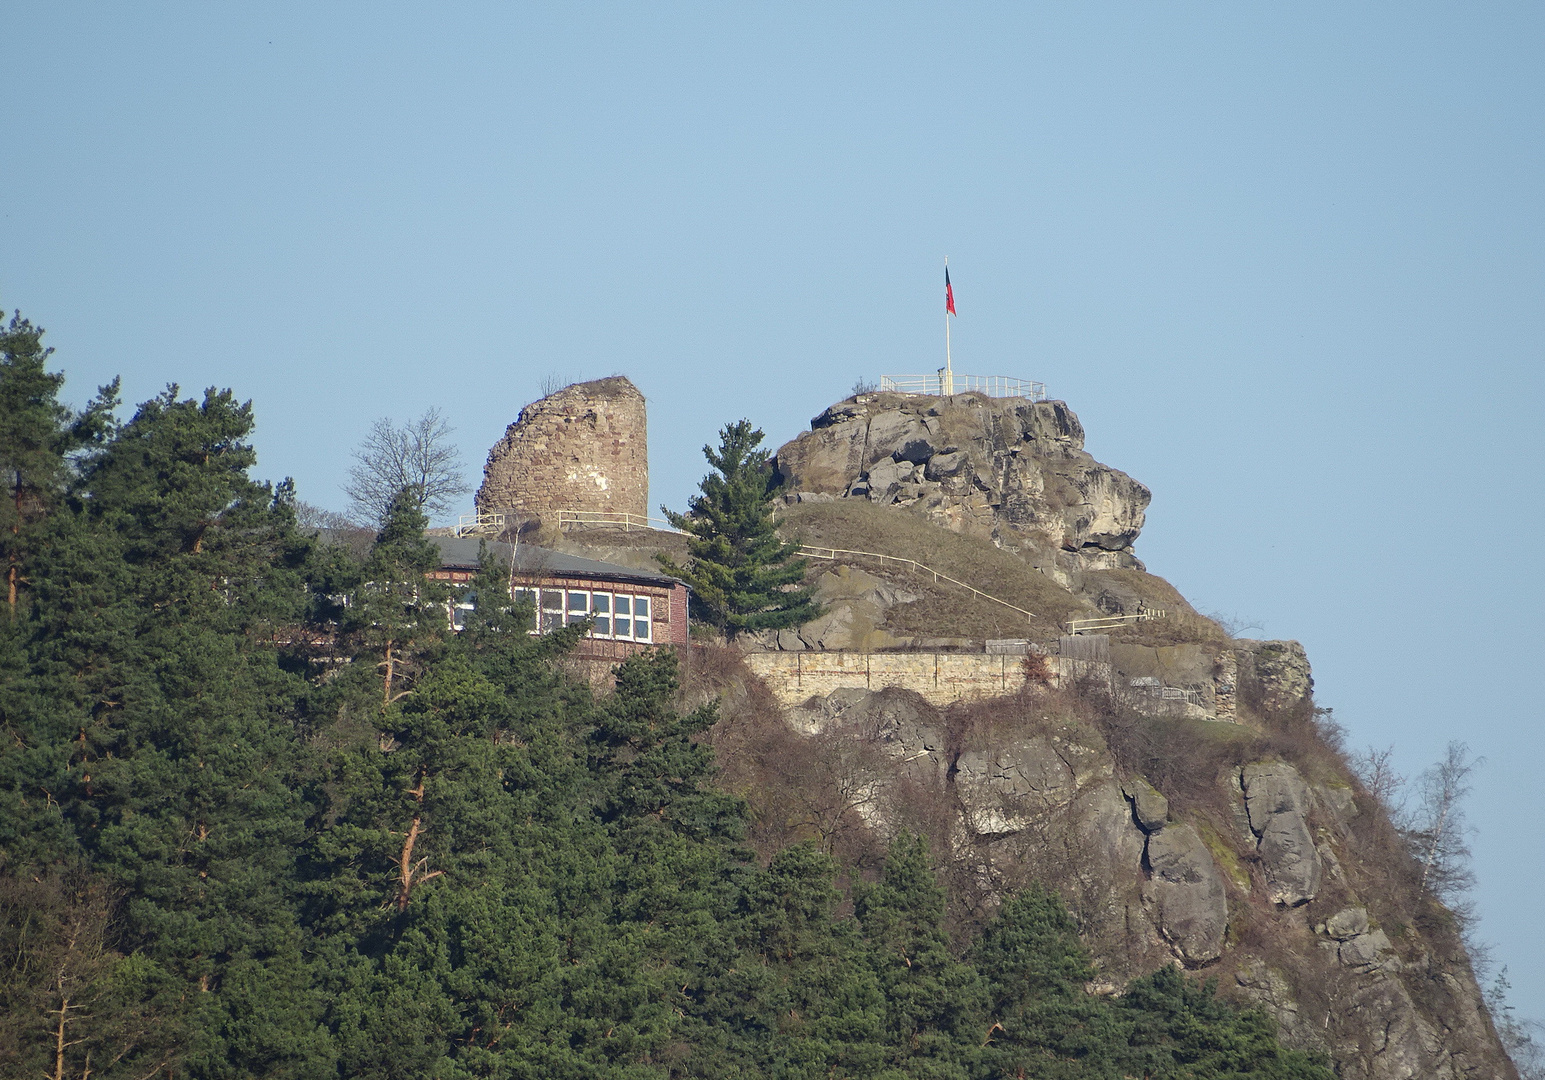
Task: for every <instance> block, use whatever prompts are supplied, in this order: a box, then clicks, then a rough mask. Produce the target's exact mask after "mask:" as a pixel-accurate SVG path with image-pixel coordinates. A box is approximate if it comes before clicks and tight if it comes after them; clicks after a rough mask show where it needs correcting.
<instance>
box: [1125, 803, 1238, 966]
mask: <svg viewBox="0 0 1545 1080" xmlns="http://www.w3.org/2000/svg"><path fill="white" fill-rule="evenodd" d="M1147 858H1148V868H1149V873H1150V875H1151V876H1150V878H1149V880H1148V883H1147V885H1146V886H1145V888H1144V889H1143V898H1144V900H1146V901H1147V902H1148V903H1149V904H1150V905H1151V906H1152V908H1153V911H1154V913H1155V916H1156V918H1155V921H1156V922H1157V923H1158V927H1159V932H1160V933H1161V934H1163V935H1164V939H1165V940H1166V941H1168V942H1169V943H1170V945H1171V946H1173V947H1174V949H1175V952H1176V954H1177V955H1178V956H1179V957H1180V959H1181V960H1182V961H1184V962H1185V963H1186V964H1188V965H1195V964H1201V963H1205V962H1207V961H1208V960H1216V959H1217V958H1218V957H1219V956H1221V955H1222V954H1223V937H1224V933H1225V931H1227V929H1228V894H1227V892H1226V891H1225V889H1224V885H1223V875H1222V874H1221V873H1219V871H1218V865H1217V863H1216V862H1214V861H1213V858H1212V853H1211V852H1209V851H1208V850H1207V845H1206V844H1204V843H1203V842H1202V838H1201V837H1200V836H1198V835H1197V832H1196V829H1195V828H1193V827H1192V826H1190V825H1170V826H1169V827H1168V828H1166V829H1164V830H1163V831H1161V832H1156V833H1154V834H1152V835H1151V836H1149V837H1148V856H1147Z"/></svg>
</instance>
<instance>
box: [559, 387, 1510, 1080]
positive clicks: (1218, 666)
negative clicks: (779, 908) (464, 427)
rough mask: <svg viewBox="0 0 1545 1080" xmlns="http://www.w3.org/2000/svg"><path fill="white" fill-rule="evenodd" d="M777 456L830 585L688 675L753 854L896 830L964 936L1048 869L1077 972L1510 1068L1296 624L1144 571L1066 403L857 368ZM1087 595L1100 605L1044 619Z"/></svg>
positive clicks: (1139, 506) (1126, 485)
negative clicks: (956, 391) (1081, 946)
mask: <svg viewBox="0 0 1545 1080" xmlns="http://www.w3.org/2000/svg"><path fill="white" fill-rule="evenodd" d="M776 468H777V471H778V475H779V477H780V478H781V480H782V498H783V505H782V507H781V508H780V512H779V513H780V528H781V529H782V530H783V532H784V533H785V535H787V536H789V537H791V538H798V539H800V540H802V541H803V542H805V543H806V544H811V545H821V546H824V547H825V548H829V549H841V550H842V551H846V552H849V554H842V553H841V552H840V551H839V552H838V553H836V555H835V557H834V558H826V559H812V560H811V564H810V571H809V583H810V584H811V585H812V586H814V588H815V589H816V592H817V594H818V595H819V596H820V597H821V599H822V600H823V602H824V603H825V605H826V610H825V612H824V613H823V614H822V615H821V616H820V617H819V618H818V619H816V620H814V621H812V622H811V623H808V624H806V625H804V626H802V627H797V628H794V629H791V630H785V631H782V632H778V633H769V634H764V635H761V636H760V637H753V638H749V639H742V640H741V641H739V642H738V643H736V645H735V646H706V647H704V648H701V649H697V650H694V655H693V657H692V660H691V664H690V678H689V680H688V683H689V693H691V694H694V695H698V696H700V697H702V698H718V699H719V700H720V701H721V702H722V717H723V719H722V720H721V721H720V723H719V724H718V725H717V726H716V727H715V729H714V730H713V731H712V733H711V737H712V739H713V740H714V742H715V743H716V745H717V748H718V759H719V761H720V762H721V764H722V767H723V769H724V775H725V779H726V781H727V782H728V783H729V784H730V785H731V786H732V787H734V788H735V789H737V790H739V791H740V792H742V793H744V794H745V795H746V797H747V798H748V799H749V800H750V801H751V803H752V805H753V808H754V820H755V829H754V833H753V836H752V841H753V843H755V844H756V845H757V846H758V847H759V848H761V849H762V850H763V852H764V853H770V852H772V851H776V850H778V849H780V848H782V847H784V846H786V845H788V844H790V843H794V842H797V841H799V840H809V839H813V840H816V841H817V842H819V843H820V844H821V845H822V846H823V847H825V848H826V849H828V850H830V851H833V852H836V853H838V854H840V855H841V856H843V858H844V861H845V862H847V863H848V864H849V865H854V866H857V867H859V868H863V867H866V866H872V865H873V864H874V862H875V860H877V859H878V858H879V854H880V852H881V851H882V850H883V848H884V845H885V844H886V843H887V842H888V841H889V839H890V838H891V837H893V836H895V835H896V834H897V833H898V832H901V831H903V830H907V831H912V832H916V833H920V834H923V835H925V836H927V837H929V838H930V839H931V841H932V844H933V848H934V852H935V855H936V858H937V860H938V862H939V864H940V866H941V867H942V868H943V872H944V874H945V876H946V878H947V880H948V882H949V884H950V891H951V896H952V904H953V918H954V919H955V920H956V924H957V926H959V927H960V928H961V930H962V934H963V936H964V934H965V933H968V932H969V930H970V928H971V927H972V926H975V925H979V924H980V922H981V921H982V920H983V919H985V918H986V917H987V916H988V915H989V914H990V913H991V912H992V911H993V910H994V909H995V907H996V906H997V904H998V903H999V902H1000V901H1001V898H1002V897H1003V896H1004V895H1005V894H1006V893H1007V892H1009V891H1011V890H1014V889H1017V888H1020V887H1023V886H1025V885H1026V884H1028V883H1030V882H1032V881H1041V882H1046V883H1049V884H1051V885H1052V886H1053V887H1055V888H1056V889H1057V890H1058V891H1059V892H1060V893H1061V894H1062V895H1063V897H1064V899H1065V900H1066V901H1067V903H1068V904H1069V906H1070V908H1071V910H1072V911H1073V912H1074V913H1075V916H1076V918H1077V920H1078V923H1079V929H1080V932H1081V935H1082V936H1083V938H1084V939H1085V941H1086V942H1087V943H1088V945H1089V946H1090V948H1091V950H1092V951H1093V953H1094V954H1095V956H1096V957H1097V958H1098V963H1099V970H1100V975H1099V979H1098V980H1097V982H1096V983H1095V984H1093V985H1092V986H1091V987H1090V989H1091V991H1092V992H1096V993H1115V992H1117V988H1118V987H1120V986H1122V985H1124V983H1125V981H1126V980H1127V979H1128V978H1129V977H1130V976H1132V975H1134V974H1136V973H1139V972H1142V971H1146V970H1152V968H1153V967H1154V966H1156V965H1159V964H1164V963H1171V964H1178V965H1180V966H1182V967H1183V968H1184V969H1186V970H1187V971H1190V972H1192V973H1194V975H1195V977H1197V978H1201V979H1216V980H1217V982H1218V984H1219V987H1220V990H1221V992H1222V993H1224V994H1225V995H1226V996H1229V997H1231V998H1233V999H1234V1000H1236V1001H1239V1002H1241V1003H1245V1004H1253V1005H1259V1006H1260V1007H1262V1008H1263V1009H1265V1010H1266V1011H1267V1012H1268V1013H1269V1014H1270V1015H1271V1016H1272V1017H1274V1018H1275V1020H1276V1022H1277V1024H1278V1027H1279V1030H1280V1034H1281V1036H1282V1038H1283V1039H1284V1040H1285V1041H1286V1042H1287V1043H1289V1044H1291V1045H1294V1046H1298V1047H1302V1048H1307V1049H1313V1050H1317V1051H1320V1052H1322V1053H1324V1054H1325V1055H1326V1056H1327V1057H1328V1058H1329V1059H1330V1060H1331V1061H1332V1062H1333V1063H1334V1065H1335V1067H1336V1070H1337V1072H1338V1073H1339V1075H1341V1076H1343V1077H1348V1078H1355V1080H1407V1078H1416V1077H1421V1078H1433V1080H1460V1078H1481V1077H1486V1078H1490V1077H1502V1078H1507V1077H1516V1072H1515V1070H1514V1069H1513V1067H1512V1065H1511V1063H1510V1062H1509V1061H1508V1060H1507V1058H1506V1055H1505V1053H1504V1052H1503V1050H1502V1048H1501V1046H1500V1044H1499V1042H1498V1039H1497V1037H1496V1034H1495V1031H1494V1030H1493V1028H1492V1024H1491V1021H1490V1018H1489V1016H1488V1015H1487V1012H1486V1009H1485V1006H1484V1003H1483V999H1482V996H1481V994H1480V992H1479V990H1478V988H1477V985H1476V980H1475V977H1474V974H1473V972H1472V970H1471V967H1470V963H1469V959H1468V956H1467V953H1466V950H1465V945H1464V941H1463V935H1462V933H1461V931H1460V927H1459V925H1458V922H1457V920H1456V919H1455V917H1454V915H1453V914H1452V913H1451V912H1450V911H1449V910H1448V909H1447V908H1446V907H1445V906H1444V905H1443V904H1442V903H1441V902H1439V900H1438V899H1436V898H1435V897H1433V896H1432V894H1431V893H1429V892H1427V891H1425V890H1424V888H1423V887H1422V884H1421V874H1420V868H1419V867H1418V866H1417V864H1416V863H1415V861H1414V860H1413V858H1412V856H1411V854H1410V852H1409V849H1408V847H1407V846H1406V844H1405V841H1404V840H1403V839H1402V837H1401V836H1400V835H1399V833H1398V831H1397V830H1396V828H1395V827H1394V824H1393V823H1392V820H1391V817H1390V814H1389V812H1388V810H1387V808H1385V807H1384V806H1383V805H1381V803H1380V801H1379V799H1378V797H1377V796H1376V794H1375V793H1374V792H1372V791H1370V790H1368V788H1367V787H1366V786H1365V785H1364V784H1363V781H1362V780H1361V778H1360V777H1359V776H1358V774H1357V773H1356V772H1355V770H1353V769H1352V768H1351V767H1350V763H1349V761H1348V758H1347V756H1346V754H1345V753H1344V751H1343V749H1342V746H1341V743H1340V733H1339V729H1337V727H1336V726H1335V724H1334V723H1333V722H1332V721H1331V720H1330V719H1329V714H1328V713H1326V712H1325V711H1323V710H1321V709H1320V708H1319V707H1318V706H1317V704H1316V702H1315V699H1314V692H1313V691H1314V683H1313V677H1312V674H1311V671H1310V666H1309V659H1308V657H1307V655H1306V654H1305V652H1304V650H1303V648H1302V646H1300V645H1299V644H1298V643H1297V642H1293V641H1248V640H1239V639H1235V638H1232V637H1231V636H1230V635H1229V634H1228V633H1227V632H1226V631H1225V630H1224V628H1223V627H1221V626H1220V625H1218V624H1217V623H1216V622H1214V621H1213V620H1211V619H1208V618H1206V617H1204V616H1202V615H1200V614H1198V613H1197V612H1196V611H1195V610H1194V609H1193V608H1192V607H1191V606H1190V605H1189V604H1187V603H1186V601H1185V599H1184V598H1183V597H1182V596H1181V595H1180V594H1179V593H1178V592H1176V591H1175V590H1174V588H1173V587H1172V586H1170V585H1169V583H1168V582H1166V581H1164V580H1163V579H1162V578H1159V577H1157V576H1155V575H1153V574H1151V573H1149V572H1148V571H1147V569H1146V568H1145V567H1144V565H1143V564H1142V562H1141V561H1139V560H1138V558H1137V556H1136V554H1135V553H1134V550H1133V544H1134V542H1135V541H1136V539H1137V538H1138V536H1139V533H1140V531H1141V529H1142V525H1143V513H1144V509H1145V508H1146V507H1147V505H1148V502H1149V498H1150V496H1149V492H1148V489H1147V488H1145V487H1144V486H1143V485H1142V484H1140V483H1138V482H1137V481H1136V480H1134V479H1132V478H1131V477H1129V476H1127V475H1126V474H1125V473H1122V472H1120V471H1118V470H1116V469H1113V468H1110V467H1109V466H1106V465H1103V464H1101V463H1100V462H1098V461H1095V460H1094V459H1093V458H1092V457H1091V456H1090V455H1089V454H1088V453H1087V452H1086V451H1085V450H1084V449H1083V428H1082V426H1081V425H1080V424H1079V421H1078V418H1077V417H1076V416H1075V415H1074V414H1073V412H1072V411H1071V410H1070V409H1069V408H1068V407H1067V405H1066V404H1064V403H1062V402H1030V401H1027V400H1024V399H1012V398H1010V399H993V398H987V397H985V396H982V395H978V394H962V395H956V396H953V397H947V398H941V397H926V396H913V395H900V394H889V393H886V394H859V395H856V396H854V397H851V398H849V399H847V400H845V401H842V402H839V403H837V404H836V405H833V406H832V407H831V408H829V409H827V410H825V411H824V412H822V413H821V414H820V415H819V416H817V417H816V418H815V419H814V421H813V422H812V425H811V430H810V431H809V432H806V433H804V434H802V435H800V436H799V437H797V438H795V439H793V440H792V441H790V442H788V443H787V444H785V445H784V446H783V447H782V448H781V449H780V450H779V451H778V454H777V458H776ZM589 542H592V543H609V542H614V540H607V539H605V538H603V537H600V536H594V537H591V538H590V540H589ZM632 542H633V543H635V544H636V543H638V542H639V541H638V540H637V539H634V540H633V541H632ZM853 552H871V553H876V554H883V555H888V556H891V557H892V559H891V560H885V559H876V558H873V557H872V556H862V555H857V554H852V553H853ZM903 559H913V560H916V561H917V562H919V563H923V564H925V565H927V566H928V567H931V568H932V569H933V570H938V571H941V572H943V573H944V574H947V575H950V576H952V577H954V578H956V579H958V580H959V581H960V582H964V583H965V584H968V585H970V586H972V587H973V588H975V589H977V590H980V592H982V593H988V594H990V598H989V599H983V598H982V596H980V595H978V594H974V593H971V592H969V591H966V590H963V589H961V588H960V587H958V586H956V585H952V584H950V583H948V582H945V581H942V580H940V579H937V578H935V577H933V576H931V574H930V573H928V572H919V571H918V570H916V569H915V568H908V566H907V565H906V564H903V563H901V562H899V561H896V560H903ZM1160 612H1162V614H1161V615H1158V616H1157V617H1151V616H1154V615H1155V614H1156V613H1160ZM1100 616H1123V617H1125V621H1123V619H1116V620H1113V622H1114V624H1115V625H1112V626H1110V627H1109V628H1108V629H1105V630H1104V632H1097V633H1081V634H1071V633H1069V632H1068V629H1067V624H1068V622H1069V620H1074V619H1087V618H1097V617H1100ZM1137 616H1143V617H1142V618H1138V617H1137ZM1013 639H1019V640H1017V641H1016V640H1013ZM1005 649H1007V650H1008V653H1009V654H1007V655H1005V654H1004V650H1005ZM994 650H997V653H996V654H995V653H994Z"/></svg>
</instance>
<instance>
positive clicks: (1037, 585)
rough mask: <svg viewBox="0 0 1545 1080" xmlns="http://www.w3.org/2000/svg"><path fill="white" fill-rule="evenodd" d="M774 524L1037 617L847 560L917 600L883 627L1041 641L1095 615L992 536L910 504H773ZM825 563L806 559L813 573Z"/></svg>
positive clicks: (900, 571)
mask: <svg viewBox="0 0 1545 1080" xmlns="http://www.w3.org/2000/svg"><path fill="white" fill-rule="evenodd" d="M778 524H779V530H780V531H781V532H782V533H783V534H784V535H785V536H788V537H790V538H791V539H798V540H799V541H801V542H802V543H806V544H812V545H819V546H822V547H835V548H849V549H852V550H856V551H876V552H879V553H880V554H882V555H896V556H899V557H901V558H906V559H915V560H917V561H918V562H920V563H922V564H923V565H925V566H931V567H933V568H935V569H937V570H940V571H942V572H943V573H946V574H949V575H950V576H952V577H956V578H959V579H960V580H961V581H964V582H966V583H968V584H970V585H973V586H975V587H976V588H978V589H981V590H982V591H983V592H985V593H987V594H989V595H990V596H996V597H999V598H1000V599H1003V600H1006V601H1008V602H1009V603H1011V604H1014V605H1016V606H1017V607H1021V608H1024V609H1025V610H1027V611H1033V612H1035V613H1036V615H1037V616H1038V617H1037V618H1036V619H1035V620H1034V621H1032V622H1029V624H1028V625H1027V620H1026V619H1025V617H1024V616H1023V615H1021V614H1019V613H1018V612H1016V611H1011V610H1010V609H1008V608H1006V607H1003V606H1001V605H999V604H994V603H991V602H989V601H986V600H982V599H979V598H978V597H975V596H972V595H971V594H970V593H968V592H965V591H964V590H963V589H960V588H957V587H956V586H954V585H951V584H949V583H948V582H938V583H935V582H934V581H933V579H932V578H931V577H929V576H927V575H924V574H920V573H917V572H915V571H912V570H910V569H904V568H900V567H896V566H886V565H884V564H882V563H880V562H879V561H878V560H874V559H853V560H852V561H851V565H853V566H856V567H859V568H861V569H863V570H865V571H867V572H869V573H871V574H874V575H875V576H877V577H883V578H886V579H887V580H890V581H894V582H895V583H896V584H897V585H899V586H901V587H903V588H905V589H907V590H909V591H910V592H914V593H917V594H918V595H920V596H921V597H922V598H923V599H922V600H920V601H918V602H917V603H915V604H902V605H899V606H897V607H894V608H892V609H891V610H890V612H889V613H888V615H887V617H886V625H887V626H888V627H889V628H890V629H891V630H892V631H894V632H895V633H898V634H915V635H920V636H927V637H964V638H973V639H981V638H1015V637H1026V636H1029V637H1031V638H1034V639H1036V640H1044V639H1046V638H1050V637H1055V636H1056V635H1057V634H1058V633H1060V632H1061V624H1062V623H1064V622H1066V621H1067V620H1068V619H1076V618H1080V617H1088V616H1090V615H1098V614H1099V612H1097V611H1095V610H1094V609H1093V608H1092V607H1090V605H1088V604H1087V603H1085V602H1083V601H1082V600H1080V599H1079V598H1078V597H1076V596H1073V595H1072V594H1070V593H1069V592H1067V591H1066V590H1065V589H1063V588H1062V587H1061V586H1059V585H1058V584H1057V583H1056V582H1054V581H1052V580H1051V579H1050V578H1048V577H1046V576H1044V575H1043V574H1041V573H1040V572H1039V571H1038V570H1035V569H1033V568H1032V567H1031V566H1030V565H1029V564H1028V563H1026V562H1025V561H1024V560H1023V559H1021V558H1020V557H1019V556H1017V555H1015V554H1013V553H1012V552H1007V551H1003V550H1001V549H999V548H997V547H994V546H993V544H992V542H991V541H988V540H982V539H978V538H975V537H970V536H961V535H959V534H958V533H953V532H950V531H949V530H948V529H943V528H940V527H939V526H937V525H935V524H933V523H932V522H930V521H929V520H928V519H926V518H925V517H923V516H922V515H921V514H915V513H913V512H911V511H910V510H905V509H897V508H895V507H885V506H876V505H875V504H873V503H870V502H865V501H863V500H859V499H844V500H842V501H841V502H831V503H800V504H797V505H795V506H790V507H786V508H783V509H780V510H779V512H778ZM831 565H832V564H831V563H829V562H826V561H825V560H811V576H812V578H814V577H815V576H818V575H819V574H821V573H823V572H824V571H826V570H827V569H829V568H830V567H831Z"/></svg>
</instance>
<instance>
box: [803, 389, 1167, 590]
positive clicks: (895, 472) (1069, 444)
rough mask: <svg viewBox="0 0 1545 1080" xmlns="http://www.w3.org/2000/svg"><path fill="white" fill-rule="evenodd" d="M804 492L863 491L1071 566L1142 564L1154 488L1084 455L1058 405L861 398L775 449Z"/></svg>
mask: <svg viewBox="0 0 1545 1080" xmlns="http://www.w3.org/2000/svg"><path fill="white" fill-rule="evenodd" d="M777 470H778V474H779V476H780V478H781V480H782V482H783V485H784V488H785V490H786V491H788V492H789V493H790V494H792V495H794V496H796V497H801V496H803V497H806V498H808V497H812V496H813V497H817V498H819V497H822V496H827V497H832V498H850V497H861V498H865V499H868V500H869V501H871V502H875V503H879V504H881V505H884V506H898V507H908V508H911V509H914V510H916V511H918V512H920V513H922V514H924V515H926V516H927V517H928V518H929V519H930V520H932V521H934V522H936V523H937V524H940V525H943V526H944V527H946V528H948V529H951V530H954V531H955V532H960V533H968V534H971V535H976V536H984V537H989V538H991V539H992V540H993V541H994V542H995V543H997V544H998V545H1000V546H1003V547H1007V548H1010V549H1015V550H1018V549H1021V548H1023V549H1025V550H1027V551H1029V552H1033V553H1034V554H1036V555H1039V556H1041V557H1042V558H1043V559H1046V560H1048V561H1050V560H1053V559H1055V558H1056V557H1057V556H1060V561H1061V562H1063V563H1066V564H1067V565H1068V567H1069V568H1070V569H1075V570H1111V569H1123V568H1141V564H1140V563H1139V562H1138V561H1137V559H1136V557H1135V556H1134V555H1133V554H1132V544H1133V542H1134V541H1135V540H1136V539H1137V536H1138V533H1140V532H1141V531H1142V528H1143V511H1144V509H1146V508H1147V506H1148V501H1149V497H1150V496H1149V492H1148V489H1147V488H1145V487H1144V486H1143V485H1142V484H1139V483H1138V482H1137V481H1136V480H1133V479H1132V478H1131V477H1130V476H1128V475H1127V474H1126V473H1123V472H1120V471H1119V470H1116V469H1112V468H1110V467H1109V466H1106V465H1102V464H1100V463H1099V462H1098V461H1095V460H1094V458H1093V457H1091V456H1090V455H1089V454H1088V453H1087V452H1086V451H1085V450H1084V428H1083V425H1082V424H1080V423H1079V422H1078V417H1077V416H1075V415H1073V411H1072V410H1071V409H1069V408H1068V407H1067V405H1066V404H1065V403H1064V402H1061V401H1040V402H1032V401H1029V400H1027V399H1025V398H990V397H987V396H985V395H983V394H955V395H952V396H949V397H928V396H924V395H918V394H878V393H877V394H858V395H855V396H854V397H851V398H848V399H847V400H846V401H841V402H838V403H837V404H836V405H833V406H832V407H831V408H829V409H827V410H826V411H825V412H823V413H821V415H819V416H817V417H816V418H815V419H814V420H812V421H811V422H810V430H809V431H808V432H806V433H805V434H803V435H800V436H799V437H798V438H796V439H794V440H793V441H791V442H789V443H786V444H785V445H784V446H783V447H782V449H780V450H779V451H778V456H777Z"/></svg>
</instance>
